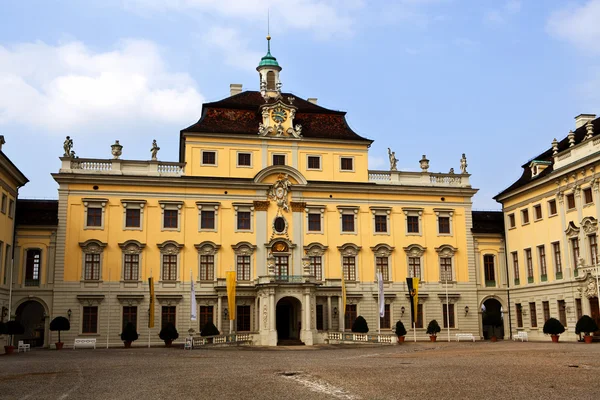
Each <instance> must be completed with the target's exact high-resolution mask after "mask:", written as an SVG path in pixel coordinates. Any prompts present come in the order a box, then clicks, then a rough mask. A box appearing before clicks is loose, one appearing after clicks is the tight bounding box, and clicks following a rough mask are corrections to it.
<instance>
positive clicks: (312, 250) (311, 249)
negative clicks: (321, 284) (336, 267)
mask: <svg viewBox="0 0 600 400" xmlns="http://www.w3.org/2000/svg"><path fill="white" fill-rule="evenodd" d="M326 251H327V246H324V245H322V244H321V243H316V242H313V243H311V244H309V245H308V246H304V252H305V255H306V257H321V280H325V261H326V258H325V253H326ZM308 263H309V264H308V265H309V267H310V258H309V260H308ZM315 279H316V275H315Z"/></svg>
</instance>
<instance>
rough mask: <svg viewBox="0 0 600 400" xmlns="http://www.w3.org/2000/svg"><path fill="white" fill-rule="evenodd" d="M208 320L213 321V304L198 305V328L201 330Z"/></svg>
mask: <svg viewBox="0 0 600 400" xmlns="http://www.w3.org/2000/svg"><path fill="white" fill-rule="evenodd" d="M209 322H213V306H200V315H199V323H200V330H202V329H203V328H204V327H205V326H206V324H208V323H209ZM213 323H214V322H213Z"/></svg>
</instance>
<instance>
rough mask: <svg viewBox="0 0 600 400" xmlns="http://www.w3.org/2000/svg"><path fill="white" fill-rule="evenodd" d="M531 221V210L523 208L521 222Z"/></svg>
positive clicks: (524, 223) (523, 223)
mask: <svg viewBox="0 0 600 400" xmlns="http://www.w3.org/2000/svg"><path fill="white" fill-rule="evenodd" d="M528 223H529V210H528V209H524V210H521V224H522V225H526V224H528Z"/></svg>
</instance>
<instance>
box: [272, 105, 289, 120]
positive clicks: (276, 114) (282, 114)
mask: <svg viewBox="0 0 600 400" xmlns="http://www.w3.org/2000/svg"><path fill="white" fill-rule="evenodd" d="M271 118H272V119H273V121H275V122H277V123H282V122H285V120H286V119H287V111H285V110H284V109H283V108H281V107H277V108H276V109H274V110H273V111H271Z"/></svg>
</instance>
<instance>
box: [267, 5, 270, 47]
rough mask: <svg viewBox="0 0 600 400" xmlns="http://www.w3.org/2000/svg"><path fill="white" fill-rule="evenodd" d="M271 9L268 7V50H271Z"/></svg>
mask: <svg viewBox="0 0 600 400" xmlns="http://www.w3.org/2000/svg"><path fill="white" fill-rule="evenodd" d="M270 17H271V16H270V9H268V8H267V51H268V52H271V18H270Z"/></svg>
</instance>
